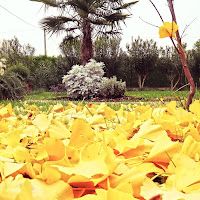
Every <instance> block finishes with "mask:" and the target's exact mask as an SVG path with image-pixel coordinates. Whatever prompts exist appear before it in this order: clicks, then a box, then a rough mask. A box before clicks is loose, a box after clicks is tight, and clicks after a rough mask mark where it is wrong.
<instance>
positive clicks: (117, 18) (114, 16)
mask: <svg viewBox="0 0 200 200" xmlns="http://www.w3.org/2000/svg"><path fill="white" fill-rule="evenodd" d="M129 16H130V15H128V14H122V13H118V12H117V13H112V14H110V15H106V16H104V19H106V20H107V21H109V22H112V23H114V22H118V21H123V20H125V19H126V18H128V17H129Z"/></svg>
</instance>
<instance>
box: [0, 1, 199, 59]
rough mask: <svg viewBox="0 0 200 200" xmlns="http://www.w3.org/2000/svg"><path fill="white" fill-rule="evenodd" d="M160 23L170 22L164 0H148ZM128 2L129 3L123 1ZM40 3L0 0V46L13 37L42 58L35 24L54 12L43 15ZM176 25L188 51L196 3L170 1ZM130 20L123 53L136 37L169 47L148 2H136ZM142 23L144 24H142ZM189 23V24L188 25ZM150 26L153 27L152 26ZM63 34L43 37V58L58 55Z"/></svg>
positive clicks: (124, 33) (39, 32) (195, 33)
mask: <svg viewBox="0 0 200 200" xmlns="http://www.w3.org/2000/svg"><path fill="white" fill-rule="evenodd" d="M152 1H153V2H154V3H155V5H156V7H157V9H158V10H159V12H160V14H161V15H162V18H163V20H164V21H166V22H167V21H169V22H171V15H170V12H169V9H168V6H167V1H166V0H152ZM126 2H130V1H128V0H127V1H126ZM42 5H43V4H42V3H39V2H32V1H30V0H0V43H1V42H2V41H3V39H6V40H8V39H12V38H14V37H17V38H18V39H19V42H20V44H28V43H29V44H30V45H31V46H33V47H34V48H35V49H36V52H35V55H43V54H44V32H43V30H42V29H41V28H40V25H39V22H40V20H41V19H42V18H44V17H45V16H52V15H54V14H56V11H55V10H48V11H47V12H45V11H44V8H43V7H42ZM174 7H175V12H176V18H177V24H178V26H179V31H180V34H181V35H182V32H183V31H184V29H185V27H186V26H188V25H189V27H188V28H187V29H186V31H185V32H184V35H183V38H182V42H184V43H187V49H191V48H192V47H193V45H194V43H195V42H196V41H197V40H199V39H200V12H199V8H200V0H174ZM130 13H131V14H132V16H131V17H130V18H129V19H127V20H126V21H125V22H126V25H122V29H123V31H122V40H121V46H122V48H124V49H125V47H126V44H127V43H128V44H131V41H132V39H133V40H134V39H136V38H138V36H140V37H141V38H142V39H144V40H146V39H148V40H149V39H153V40H154V41H156V42H157V44H158V46H163V47H165V46H166V45H169V46H171V45H172V44H171V41H170V39H169V38H164V39H160V38H159V34H158V30H159V29H158V28H157V27H155V26H158V27H159V26H161V25H162V21H161V20H160V18H159V16H158V14H157V12H156V11H155V9H154V7H153V6H152V4H151V3H150V2H149V0H140V1H139V3H137V4H135V5H133V6H132V8H131V10H130ZM144 21H145V22H144ZM191 22H192V23H191ZM150 24H153V25H155V26H152V25H150ZM63 38H64V34H60V35H53V36H51V37H50V35H47V55H48V56H57V55H60V53H61V52H60V51H59V44H60V43H61V42H62V39H63Z"/></svg>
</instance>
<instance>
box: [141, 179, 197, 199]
mask: <svg viewBox="0 0 200 200" xmlns="http://www.w3.org/2000/svg"><path fill="white" fill-rule="evenodd" d="M141 196H142V197H144V199H152V200H153V199H162V200H199V197H200V190H199V191H196V192H194V193H192V194H185V193H182V192H180V191H178V190H177V189H176V188H172V189H171V190H167V191H166V190H162V189H161V188H159V187H158V185H156V183H154V182H153V181H152V180H150V179H149V178H146V179H145V181H144V183H143V186H142V187H141ZM156 197H157V198H156Z"/></svg>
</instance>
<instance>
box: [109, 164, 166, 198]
mask: <svg viewBox="0 0 200 200" xmlns="http://www.w3.org/2000/svg"><path fill="white" fill-rule="evenodd" d="M149 173H155V174H160V173H163V170H162V169H160V168H158V167H156V166H155V165H154V164H153V163H142V164H140V165H138V166H135V167H133V168H131V169H130V170H128V171H127V172H125V173H123V174H122V175H121V176H115V175H111V176H110V185H111V187H112V188H115V187H123V186H126V185H127V183H131V185H132V187H133V194H134V197H136V198H140V197H141V196H140V187H141V186H142V184H143V181H144V179H145V178H146V175H147V174H149Z"/></svg>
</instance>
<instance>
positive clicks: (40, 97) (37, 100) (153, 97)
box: [0, 90, 200, 111]
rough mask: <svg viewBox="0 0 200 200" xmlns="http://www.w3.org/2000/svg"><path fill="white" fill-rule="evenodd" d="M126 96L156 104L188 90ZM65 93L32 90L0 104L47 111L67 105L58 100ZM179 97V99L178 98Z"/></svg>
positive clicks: (113, 104)
mask: <svg viewBox="0 0 200 200" xmlns="http://www.w3.org/2000/svg"><path fill="white" fill-rule="evenodd" d="M125 95H127V96H133V97H135V98H139V99H141V102H146V104H153V105H154V104H156V102H157V103H158V100H160V99H161V98H164V100H166V101H170V100H177V101H179V102H180V100H184V99H186V98H187V96H188V91H177V92H174V91H158V90H155V91H127V92H126V93H125ZM66 96H67V95H66V93H54V92H32V93H30V94H28V95H26V96H25V97H24V99H23V100H21V101H17V100H11V101H0V105H2V104H4V105H7V104H8V103H11V104H12V106H13V107H18V108H20V107H24V104H26V102H27V104H29V105H32V104H34V105H36V106H37V107H38V108H39V109H40V110H41V111H47V110H48V108H49V106H50V105H56V104H58V103H61V104H63V105H64V106H67V105H68V103H69V101H64V100H59V99H62V98H63V97H66ZM178 98H179V99H178ZM56 99H57V100H56ZM194 99H200V91H196V94H195V96H194ZM79 102H81V101H73V103H75V104H78V103H79ZM89 103H93V104H94V103H95V104H100V102H90V101H83V102H82V105H83V106H84V105H86V104H89ZM129 103H135V102H123V104H125V105H127V104H129ZM107 105H108V106H109V107H111V108H113V109H114V110H118V109H119V108H120V106H121V102H111V103H110V102H107Z"/></svg>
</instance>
